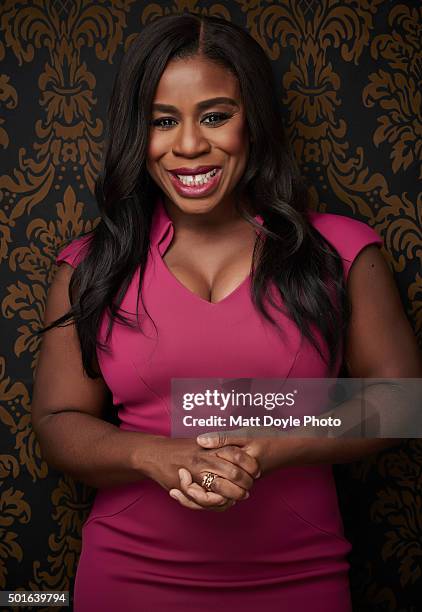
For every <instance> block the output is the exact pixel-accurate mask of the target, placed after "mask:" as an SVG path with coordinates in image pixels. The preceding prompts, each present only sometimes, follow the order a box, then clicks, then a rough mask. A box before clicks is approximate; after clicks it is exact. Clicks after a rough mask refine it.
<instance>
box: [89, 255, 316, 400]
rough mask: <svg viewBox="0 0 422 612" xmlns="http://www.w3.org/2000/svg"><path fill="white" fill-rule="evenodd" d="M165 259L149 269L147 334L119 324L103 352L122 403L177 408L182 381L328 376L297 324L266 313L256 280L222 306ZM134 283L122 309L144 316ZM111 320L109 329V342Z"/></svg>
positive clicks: (109, 382) (145, 299) (144, 328)
mask: <svg viewBox="0 0 422 612" xmlns="http://www.w3.org/2000/svg"><path fill="white" fill-rule="evenodd" d="M163 265H164V264H163V262H162V261H161V263H160V260H159V259H157V258H153V259H151V260H150V262H149V265H148V266H147V269H146V271H145V275H144V282H143V291H142V300H141V301H140V302H139V305H138V307H139V314H140V317H139V320H140V327H141V330H140V329H136V328H130V327H127V326H123V325H121V324H114V326H113V331H112V334H111V337H110V339H109V342H108V346H109V348H110V350H111V352H110V354H106V353H103V352H99V355H98V356H99V363H100V367H101V370H102V373H103V376H104V379H105V381H106V383H107V385H108V386H109V388H110V389H111V391H112V392H113V396H114V399H115V403H122V404H125V405H132V406H139V405H141V404H142V405H143V406H150V408H151V410H153V406H154V405H157V404H161V406H162V407H165V409H166V410H168V409H169V406H170V394H171V379H174V378H283V379H284V378H287V377H292V376H293V377H307V376H309V377H324V376H326V367H325V364H324V362H323V361H322V360H321V358H320V357H319V355H318V354H317V353H316V352H315V350H314V349H313V348H312V347H311V346H309V345H308V343H307V342H305V341H304V340H303V339H302V337H301V334H300V331H299V329H298V328H297V326H296V325H295V324H294V323H293V322H292V321H291V320H290V319H289V318H287V317H286V316H285V315H283V314H282V313H280V312H277V311H275V310H274V309H270V312H271V314H272V315H273V316H274V318H275V320H276V322H277V324H278V325H277V326H275V325H272V324H271V323H270V322H268V321H267V320H266V319H265V318H264V317H263V316H262V315H261V313H259V312H258V311H257V309H256V307H255V306H254V304H253V302H252V299H251V296H250V289H251V281H250V278H249V277H248V278H247V279H245V281H244V282H243V283H242V284H241V285H239V286H238V287H237V288H236V289H235V290H234V291H233V292H232V293H230V294H229V295H228V296H227V297H226V298H224V299H223V300H221V301H219V302H218V303H211V302H208V301H206V300H204V299H202V298H200V297H199V296H198V295H196V294H195V293H193V292H191V291H190V290H189V289H187V288H186V287H185V286H184V285H182V284H181V283H179V282H178V281H177V279H175V277H174V276H173V275H172V274H170V273H169V271H167V273H166V271H165V269H164V268H163V267H162V266H163ZM137 281H138V278H137V277H136V278H134V280H133V282H132V284H131V286H130V287H129V289H128V291H127V293H126V296H125V299H124V301H123V303H122V305H121V307H122V308H124V310H125V312H126V314H127V313H132V317H133V320H134V319H135V317H134V313H135V311H136V297H137ZM106 324H107V320H106V318H105V317H104V319H103V323H102V326H101V334H100V335H101V336H102V337H101V339H102V340H104V332H105V329H106Z"/></svg>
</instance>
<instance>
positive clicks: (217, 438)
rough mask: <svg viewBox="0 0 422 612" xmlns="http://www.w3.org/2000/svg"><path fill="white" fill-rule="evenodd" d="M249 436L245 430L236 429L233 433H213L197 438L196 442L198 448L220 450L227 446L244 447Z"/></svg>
mask: <svg viewBox="0 0 422 612" xmlns="http://www.w3.org/2000/svg"><path fill="white" fill-rule="evenodd" d="M250 439H251V438H250V435H249V431H248V429H247V428H243V429H236V430H233V431H213V432H210V433H206V434H201V435H199V436H197V438H196V441H197V443H198V444H199V446H203V447H204V448H220V447H222V446H227V445H228V444H235V445H236V446H244V445H245V444H247V443H248V442H249V441H250Z"/></svg>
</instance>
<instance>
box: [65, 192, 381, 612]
mask: <svg viewBox="0 0 422 612" xmlns="http://www.w3.org/2000/svg"><path fill="white" fill-rule="evenodd" d="M309 215H310V220H311V222H312V223H313V225H314V226H315V227H316V228H317V229H318V231H319V232H320V233H321V234H322V235H324V236H325V237H326V238H327V239H328V240H329V241H330V242H331V243H332V244H333V245H334V246H335V247H336V248H337V250H338V251H339V253H340V255H341V256H342V258H343V262H344V273H345V275H346V276H347V274H348V271H349V269H350V266H351V265H352V263H353V260H354V259H355V258H356V256H357V255H358V253H359V252H360V251H361V250H362V249H363V248H364V247H365V246H366V245H368V244H378V245H379V244H381V243H382V242H381V239H380V238H379V236H378V235H377V234H376V233H375V232H374V230H372V229H371V228H370V227H369V226H367V225H366V224H364V223H362V222H360V221H356V220H353V219H350V218H348V217H344V216H340V215H333V214H327V213H312V212H311V213H309ZM257 219H258V220H259V218H257ZM173 231H174V228H173V224H172V222H171V220H170V219H169V217H168V215H167V212H166V210H165V207H164V206H163V204H162V202H161V200H159V201H157V204H156V209H155V211H154V218H153V225H152V230H151V249H150V256H149V260H148V265H147V267H146V271H145V279H144V289H143V295H144V302H145V306H146V308H147V310H148V312H149V313H150V315H151V317H152V319H153V320H154V322H155V324H156V326H157V328H158V337H157V336H156V334H155V330H154V327H153V324H152V323H151V321H150V320H149V319H148V317H142V321H143V324H144V326H145V328H144V329H145V330H146V332H147V333H146V335H143V334H141V333H140V332H139V331H137V330H134V329H130V328H128V327H125V326H122V325H118V324H117V325H115V326H114V328H113V333H112V336H111V339H110V348H111V349H112V353H111V354H110V355H109V354H106V353H104V352H101V351H98V360H99V364H100V367H101V371H102V374H103V377H104V380H105V382H106V383H107V385H108V387H109V388H110V390H111V391H112V394H113V402H114V404H116V405H119V417H120V420H121V424H120V427H121V428H122V429H124V430H128V431H142V432H147V433H152V434H159V435H170V391H171V383H170V381H171V378H214V377H215V378H219V377H220V378H249V377H251V378H252V377H257V378H283V379H284V378H286V377H292V378H305V377H318V378H319V377H326V376H327V369H326V366H325V364H324V362H323V361H322V359H321V358H320V356H319V355H318V353H317V352H316V351H315V349H314V348H313V347H312V345H310V343H309V342H308V341H305V340H303V339H301V336H300V333H299V330H298V329H297V327H296V326H295V324H294V323H292V321H290V320H289V319H288V318H286V317H285V316H284V315H282V314H280V313H278V312H277V311H275V310H272V308H271V307H270V306H269V310H270V312H271V313H272V314H273V315H274V316H275V317H277V319H278V321H280V323H281V324H282V327H283V330H284V334H281V333H279V332H277V329H276V328H275V327H273V326H272V325H271V324H270V323H268V322H266V320H265V319H264V318H263V317H262V316H261V315H260V314H259V313H258V312H257V310H256V309H255V307H254V306H253V304H252V301H251V298H250V293H249V292H250V283H251V279H250V277H248V278H246V279H245V280H244V281H243V282H242V283H241V284H240V285H239V286H238V287H237V288H236V289H235V290H234V291H233V292H232V293H230V294H229V295H228V296H227V297H225V298H224V299H223V300H221V301H220V302H218V303H215V304H213V303H210V302H208V301H206V300H204V299H202V298H200V297H199V296H198V295H196V294H194V293H192V292H191V291H190V290H188V289H187V288H186V287H185V286H183V285H182V284H181V283H180V282H179V281H178V280H177V279H176V278H175V277H174V276H173V275H172V273H171V272H170V271H169V269H168V268H167V266H166V264H165V262H164V260H163V255H164V253H165V251H166V249H167V248H168V246H169V244H170V242H171V240H172V237H173ZM88 240H89V238H87V237H83V238H81V239H78V240H75V241H73V242H72V243H71V244H70V245H69V246H68V247H66V248H65V249H64V250H63V251H62V252H61V253H60V255H59V257H58V258H57V261H58V262H61V261H66V262H68V263H69V264H71V265H72V266H74V267H75V266H76V265H77V264H78V262H79V261H80V259H81V258H82V257H83V255H84V252H85V249H86V245H87V241H88ZM138 282H139V277H138V274H135V275H134V278H133V280H132V283H131V285H130V287H129V288H128V290H127V292H126V295H125V298H124V301H123V303H122V306H121V307H122V308H124V309H125V311H127V312H129V313H132V315H133V318H134V319H135V312H136V296H137V287H138ZM140 312H142V306H141V305H140ZM106 324H107V321H106V318H105V317H104V316H103V320H102V325H101V330H100V337H101V339H102V340H104V337H105V335H104V334H105V330H106ZM340 365H341V359H339V362H338V365H337V371H338V369H339V367H340ZM350 550H351V545H350V542H349V541H348V540H347V539H346V538H345V537H344V533H343V525H342V519H341V515H340V512H339V508H338V502H337V495H336V488H335V482H334V479H333V474H332V466H331V465H312V466H297V467H288V468H284V469H280V470H278V471H276V472H273V473H272V474H270V475H267V476H264V477H262V478H261V479H259V480H257V481H256V483H255V484H254V486H253V489H252V492H251V496H250V498H249V499H248V500H245V501H241V502H238V503H237V504H236V505H235V506H234V507H233V508H231V509H229V510H228V511H226V512H222V513H214V512H208V511H193V510H190V509H187V508H184V507H183V506H181V505H180V504H179V502H177V501H176V500H174V499H172V498H171V497H170V496H169V495H168V493H167V491H165V490H164V489H163V488H162V487H161V486H160V485H158V484H157V483H156V482H154V481H152V480H149V479H145V480H143V481H140V482H139V483H135V484H129V485H123V486H118V487H113V488H110V489H101V490H99V491H98V493H97V496H96V499H95V502H94V505H93V507H92V510H91V513H90V515H89V517H88V519H87V521H86V522H85V524H84V526H83V531H82V552H81V556H80V560H79V565H78V569H77V574H76V581H75V592H74V610H75V612H94V611H96V610H99V611H100V610H101V612H116V610H122V612H123V611H124V612H170V611H171V612H187V611H193V612H211V611H213V612H214V611H215V610H218V611H219V612H234V611H235V610H242V612H252V611H253V612H256V611H257V610H262V612H280V611H281V610H286V611H294V612H308V611H309V610H312V612H350V610H351V603H350V590H349V580H348V570H349V563H348V560H347V556H348V553H349V552H350Z"/></svg>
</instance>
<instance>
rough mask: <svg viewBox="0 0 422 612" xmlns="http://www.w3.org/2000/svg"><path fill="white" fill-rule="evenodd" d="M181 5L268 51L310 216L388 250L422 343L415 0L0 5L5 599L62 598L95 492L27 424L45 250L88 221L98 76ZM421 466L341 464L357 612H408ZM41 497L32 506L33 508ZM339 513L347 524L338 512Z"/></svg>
mask: <svg viewBox="0 0 422 612" xmlns="http://www.w3.org/2000/svg"><path fill="white" fill-rule="evenodd" d="M183 11H191V12H194V13H197V14H205V15H214V16H219V17H223V18H225V19H227V20H232V21H235V22H236V23H238V24H240V25H242V26H243V27H245V28H247V29H248V31H249V32H250V33H251V35H252V36H254V38H255V39H256V40H257V41H258V42H259V43H260V44H261V46H262V47H263V48H264V49H265V51H266V52H267V54H268V55H269V57H270V58H271V60H272V61H273V62H274V65H275V67H276V69H277V70H276V72H277V74H279V85H281V86H282V91H283V93H282V96H281V98H280V104H281V105H282V106H283V109H284V118H285V126H286V128H287V131H288V134H289V137H290V139H291V142H292V145H293V148H294V152H295V155H296V157H297V159H298V161H299V164H300V166H301V168H302V171H303V173H304V174H307V175H308V176H309V178H310V180H311V183H312V185H313V187H312V189H311V199H312V206H313V207H314V208H315V209H318V210H321V211H331V212H338V213H341V214H349V215H351V216H356V217H357V218H360V219H362V220H364V221H366V222H367V223H368V224H370V225H371V226H373V227H374V228H375V229H376V230H377V231H378V233H380V235H382V236H383V238H384V244H385V246H384V254H385V256H386V257H387V259H388V261H389V263H390V266H391V268H392V270H393V271H394V272H395V274H396V279H397V282H398V283H399V285H400V289H401V291H402V295H403V296H404V304H405V307H406V309H407V313H408V315H409V319H410V320H411V322H412V324H413V326H414V329H415V332H416V334H417V336H418V338H419V341H420V342H421V343H422V275H421V262H422V239H421V238H422V235H421V234H422V230H421V226H422V196H421V194H420V193H418V192H417V190H416V187H415V185H416V184H417V183H416V181H417V179H418V178H420V177H422V171H421V160H422V139H421V135H422V119H421V75H422V57H421V40H422V23H421V22H422V20H421V17H422V8H421V6H420V5H418V4H417V3H414V2H412V1H410V0H409V1H408V2H391V1H389V0H360V1H358V0H343V1H341V0H321V1H316V0H279V1H277V2H269V1H266V0H230V1H224V2H214V3H212V2H205V1H203V2H199V1H196V0H174V1H170V0H169V1H165V2H150V3H147V2H141V1H138V2H135V0H96V1H91V0H32V1H30V0H3V2H2V3H1V5H0V62H1V64H0V155H3V164H2V170H1V173H0V203H1V207H0V265H1V274H2V276H1V278H2V279H5V282H3V283H2V285H1V293H0V304H1V312H2V316H3V320H4V323H5V325H4V330H5V331H4V333H3V334H2V338H3V339H4V341H3V343H2V348H1V355H0V423H1V432H2V436H3V437H2V440H3V445H2V451H1V454H0V588H1V589H8V590H18V589H27V590H30V589H57V590H65V589H71V588H72V584H73V579H74V575H75V570H76V566H77V561H78V556H79V554H80V548H81V527H82V524H83V522H84V520H85V518H86V516H87V513H88V511H89V508H90V504H91V502H92V496H93V491H92V489H90V488H89V487H86V486H85V485H83V484H81V483H75V482H74V481H73V480H72V479H70V478H69V477H67V476H64V475H60V474H56V473H55V472H54V471H53V470H49V468H48V466H47V464H46V463H45V461H44V460H43V458H42V456H41V453H40V448H39V445H38V443H37V441H36V440H35V437H34V434H33V432H32V429H31V425H30V393H31V381H32V373H33V371H34V368H35V367H36V361H37V356H38V351H39V339H38V337H37V336H36V332H37V331H38V330H39V329H40V327H41V325H42V319H43V312H44V308H45V303H46V296H47V292H48V287H49V285H50V282H51V279H52V277H53V275H54V273H55V269H56V266H55V263H54V260H55V257H56V255H57V252H58V251H59V250H60V248H61V247H62V245H63V244H65V243H66V242H67V241H68V240H71V239H72V238H75V237H77V236H78V235H79V234H81V233H82V232H85V231H88V230H90V229H92V227H93V226H94V225H95V224H96V223H97V222H98V218H96V214H97V213H96V211H95V206H94V197H93V187H94V180H95V176H96V174H97V172H98V170H99V167H100V158H101V146H102V141H103V138H104V117H105V109H106V103H107V100H106V99H104V96H102V97H100V96H99V92H100V91H102V89H101V87H99V85H100V84H101V83H102V82H107V84H108V85H109V89H111V84H112V80H113V77H114V74H115V72H116V65H117V63H118V62H117V61H116V62H115V61H114V60H116V59H120V58H121V56H122V54H123V53H124V52H125V51H126V50H127V49H128V47H129V45H130V44H131V42H132V41H133V39H134V37H135V36H136V35H137V34H138V33H139V32H141V31H142V28H143V26H144V25H145V24H147V23H148V22H150V21H151V20H154V19H158V18H160V17H161V16H163V15H168V14H179V13H182V12H183ZM24 74H26V75H30V74H34V75H35V76H36V80H34V81H33V83H34V85H31V86H28V87H26V86H25V85H24V84H23V83H24V81H23V79H22V75H24ZM100 79H101V83H100ZM28 82H29V81H28ZM21 126H22V127H21ZM421 464H422V446H421V444H420V442H419V441H418V440H413V441H408V442H406V443H403V444H402V445H399V446H398V447H395V448H394V449H391V450H390V451H386V452H384V453H381V454H380V456H378V457H372V458H371V459H368V460H367V461H363V462H359V463H356V464H354V465H353V466H342V474H343V476H342V483H343V484H342V485H341V486H340V493H341V494H342V495H343V497H344V498H345V499H346V500H347V495H348V493H347V487H350V490H356V491H357V492H358V495H357V496H354V497H353V499H350V502H351V505H350V507H349V509H350V508H352V510H351V514H352V515H354V520H356V515H359V514H360V515H361V516H363V517H364V519H365V521H366V523H367V525H369V531H370V532H371V533H372V532H375V531H376V533H377V536H374V540H373V541H372V542H371V547H372V548H371V549H370V548H369V544H368V542H366V541H365V542H364V541H363V538H360V536H359V528H360V526H359V525H356V523H355V524H353V521H352V522H351V524H350V529H351V531H350V534H349V537H351V538H352V539H353V540H354V542H355V544H356V546H355V548H356V553H354V558H353V563H354V565H353V567H352V573H351V578H352V585H353V587H354V588H353V592H354V607H355V610H356V611H358V612H361V611H364V610H365V611H366V610H368V611H369V610H388V611H389V612H398V611H399V610H400V611H401V612H415V611H416V609H417V608H416V605H417V604H416V602H417V594H418V593H420V591H421V590H422V576H421V557H422V544H421V534H422V495H421V484H422V483H421V467H420V466H421ZM342 488H343V493H342V492H341V489H342ZM40 497H42V499H43V503H42V505H40V504H39V502H38V501H36V500H37V499H38V498H40ZM353 507H354V508H355V509H359V512H354V511H353ZM41 508H43V510H41ZM346 510H347V509H346ZM346 514H347V512H346ZM345 521H346V527H347V516H346V517H345ZM353 529H354V530H355V531H353ZM35 532H37V533H39V532H41V533H42V535H43V547H42V548H41V549H40V548H39V544H37V548H36V549H34V547H33V545H32V542H33V536H32V535H31V534H33V533H35ZM359 538H360V539H359ZM37 542H38V540H37ZM362 546H363V548H362ZM365 546H366V548H365ZM383 563H385V564H386V565H385V567H383V565H382V564H383ZM402 601H403V602H406V603H402ZM409 602H415V606H413V605H412V603H410V604H409ZM405 605H406V606H409V605H410V607H407V608H406V609H405V608H404V606H405Z"/></svg>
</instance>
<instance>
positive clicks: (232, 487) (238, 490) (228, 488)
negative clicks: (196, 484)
mask: <svg viewBox="0 0 422 612" xmlns="http://www.w3.org/2000/svg"><path fill="white" fill-rule="evenodd" d="M210 489H211V492H213V493H217V494H219V495H220V496H222V497H223V498H224V497H225V498H227V499H231V500H234V501H239V500H241V499H248V497H249V491H247V490H246V489H244V488H242V487H239V486H238V485H236V484H234V483H233V482H232V481H231V480H227V479H226V478H222V477H221V476H217V478H214V480H213V481H212V483H211V484H210ZM211 492H210V494H211Z"/></svg>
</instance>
